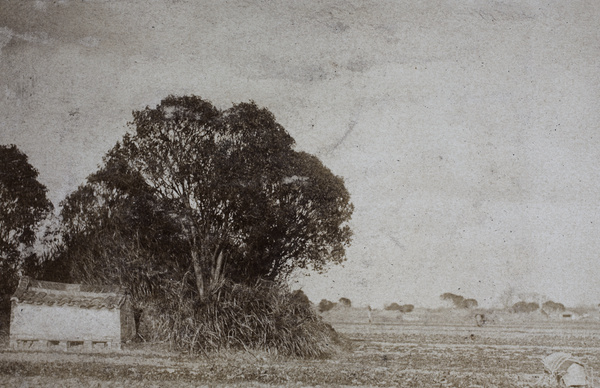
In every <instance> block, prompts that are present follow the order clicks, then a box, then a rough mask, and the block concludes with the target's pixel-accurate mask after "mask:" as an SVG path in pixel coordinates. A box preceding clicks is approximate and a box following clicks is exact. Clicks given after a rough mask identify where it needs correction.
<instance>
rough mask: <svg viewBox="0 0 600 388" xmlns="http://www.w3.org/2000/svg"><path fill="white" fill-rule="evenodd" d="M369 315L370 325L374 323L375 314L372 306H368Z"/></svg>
mask: <svg viewBox="0 0 600 388" xmlns="http://www.w3.org/2000/svg"><path fill="white" fill-rule="evenodd" d="M367 314H368V315H369V323H373V312H372V311H371V306H367Z"/></svg>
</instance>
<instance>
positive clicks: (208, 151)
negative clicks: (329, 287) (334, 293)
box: [62, 96, 353, 297]
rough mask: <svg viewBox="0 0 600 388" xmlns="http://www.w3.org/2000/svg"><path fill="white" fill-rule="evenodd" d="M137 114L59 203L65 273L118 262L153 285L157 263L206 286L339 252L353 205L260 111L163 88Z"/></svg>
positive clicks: (270, 273)
mask: <svg viewBox="0 0 600 388" xmlns="http://www.w3.org/2000/svg"><path fill="white" fill-rule="evenodd" d="M133 116H134V119H133V122H132V123H130V126H131V128H132V129H133V130H134V132H133V133H131V134H127V135H126V136H125V137H124V138H123V140H122V141H121V142H119V143H118V144H117V145H116V146H115V147H114V148H113V149H112V150H110V151H109V152H108V154H107V155H106V157H105V159H104V164H103V166H102V168H101V169H100V170H99V171H98V172H97V173H96V174H93V175H92V176H90V178H89V179H88V182H87V183H86V184H85V185H84V186H81V187H80V188H79V189H78V190H77V191H76V192H75V193H73V194H72V195H71V196H69V198H67V200H66V201H65V202H64V204H63V205H64V207H63V211H62V218H63V230H64V236H65V250H64V252H63V255H62V257H63V258H65V257H66V258H70V259H69V263H70V265H71V270H70V274H71V275H73V276H75V277H81V276H91V274H96V275H97V274H99V273H101V272H104V273H106V272H107V271H108V272H110V271H111V268H115V271H120V270H123V269H126V270H129V271H128V273H121V274H117V273H115V274H112V275H110V276H113V277H115V276H120V277H123V276H125V277H127V276H133V274H137V275H138V276H141V274H143V276H142V278H143V279H146V280H145V281H144V282H146V281H147V282H148V287H150V284H152V281H151V280H150V279H152V278H153V277H154V278H155V277H156V276H159V277H160V276H161V275H160V274H163V273H164V274H165V276H166V278H169V279H173V278H175V279H177V281H182V279H186V282H189V281H192V282H193V283H194V285H195V289H196V291H195V292H196V293H197V294H198V295H200V296H201V297H203V296H205V295H206V294H207V293H210V292H216V291H217V290H218V289H219V285H220V284H222V283H223V282H224V281H225V280H231V281H234V282H238V283H248V284H251V283H252V282H255V281H256V280H257V279H266V280H275V279H282V278H285V277H287V276H288V275H289V274H290V273H291V271H292V270H294V269H295V268H311V269H314V270H317V271H322V270H323V269H324V268H325V267H326V266H327V265H328V264H330V263H340V262H342V261H343V260H344V258H345V257H344V255H345V247H346V246H347V245H348V244H349V242H350V235H351V232H350V229H349V227H348V225H347V221H348V220H349V219H350V216H351V213H352V209H353V208H352V205H351V203H350V201H349V194H348V192H347V190H346V188H345V186H344V183H343V180H342V179H341V178H339V177H337V176H335V175H334V174H332V173H331V171H330V170H328V169H327V168H326V167H325V166H323V164H322V163H321V162H320V161H319V160H318V159H317V158H316V157H314V156H312V155H309V154H307V153H304V152H298V151H295V150H294V149H293V146H294V140H293V138H292V137H291V136H290V135H289V134H288V133H287V132H286V131H285V129H284V128H283V127H282V126H281V125H279V124H278V123H277V122H276V121H275V118H274V117H273V115H272V114H271V113H270V112H269V111H268V110H266V109H261V108H259V107H257V106H256V105H255V104H254V103H242V104H238V105H234V106H233V107H232V108H230V109H228V110H225V111H221V110H218V109H216V108H215V107H214V106H212V105H211V104H210V103H209V102H207V101H205V100H203V99H201V98H199V97H196V96H191V97H173V96H170V97H168V98H166V99H164V100H163V101H162V102H161V104H160V105H158V106H157V107H156V108H146V109H143V110H140V111H136V112H134V113H133ZM86 257H87V258H88V260H85V259H83V258H86ZM100 258H101V259H100ZM114 260H116V261H117V262H116V263H115V262H114ZM86 265H89V266H90V267H87V268H86V267H85V266H86ZM92 267H94V268H92ZM99 267H100V268H99ZM98 269H101V271H98ZM86 274H87V275H86ZM122 280H123V279H121V281H122ZM165 281H166V280H165ZM136 282H137V283H140V281H139V279H138V280H136ZM144 282H141V283H144ZM159 283H160V282H159ZM184 283H185V282H184ZM141 288H142V289H143V287H141Z"/></svg>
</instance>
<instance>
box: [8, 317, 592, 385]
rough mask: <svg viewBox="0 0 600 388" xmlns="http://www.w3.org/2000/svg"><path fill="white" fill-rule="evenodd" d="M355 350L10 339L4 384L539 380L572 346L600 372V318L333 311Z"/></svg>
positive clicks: (337, 325)
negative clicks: (112, 346) (119, 347)
mask: <svg viewBox="0 0 600 388" xmlns="http://www.w3.org/2000/svg"><path fill="white" fill-rule="evenodd" d="M324 318H325V319H326V320H327V321H329V322H331V323H332V325H333V327H334V328H335V329H336V330H337V331H338V332H340V333H342V334H344V335H345V336H346V337H348V338H349V339H350V341H351V347H352V350H351V351H348V352H344V353H340V354H337V355H335V356H333V357H331V358H330V359H325V360H290V359H283V358H280V357H277V356H276V355H270V354H266V353H253V354H252V353H239V352H236V353H233V352H231V353H229V352H223V353H221V354H219V355H218V356H210V357H209V356H206V357H190V356H187V355H181V354H175V353H171V352H169V351H168V349H164V348H161V347H160V345H153V346H143V345H139V344H137V345H126V346H125V347H124V350H123V351H122V352H120V353H110V354H84V353H76V352H74V353H48V352H46V353H44V352H34V351H20V352H16V351H13V350H11V349H8V348H7V346H6V341H5V340H3V341H4V342H3V343H2V347H1V348H0V382H1V384H2V385H3V386H30V387H31V386H67V387H79V386H101V387H120V386H139V387H142V386H180V387H188V386H254V387H262V386H271V385H275V386H317V385H321V386H399V387H533V386H535V384H536V382H537V381H538V379H539V377H540V376H542V374H543V367H542V364H541V358H542V357H544V356H547V355H549V354H551V353H553V352H557V351H562V352H568V353H572V354H573V355H574V356H577V357H580V358H582V359H583V360H584V361H585V362H586V363H587V364H588V365H589V366H590V367H591V368H593V370H594V371H595V372H596V373H595V374H596V375H597V374H598V373H600V356H599V354H600V320H598V319H597V317H588V318H584V319H581V320H577V321H561V320H560V319H558V318H546V317H541V316H539V315H536V314H523V315H511V314H496V315H492V316H490V317H489V318H488V321H487V322H486V323H485V324H484V325H483V326H481V327H478V326H477V325H476V323H475V320H474V319H472V318H473V317H472V313H468V312H460V313H459V312H451V311H450V312H449V311H437V312H431V311H416V312H414V313H411V314H404V315H400V314H396V313H391V312H384V311H375V312H374V314H373V321H374V322H373V323H368V321H367V316H366V312H365V311H364V310H359V309H345V310H344V309H340V310H336V311H332V312H327V313H325V314H324ZM598 384H599V381H598V378H596V386H598Z"/></svg>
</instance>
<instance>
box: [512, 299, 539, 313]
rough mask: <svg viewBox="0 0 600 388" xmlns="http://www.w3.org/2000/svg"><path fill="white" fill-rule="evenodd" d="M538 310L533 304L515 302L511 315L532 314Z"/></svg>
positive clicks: (537, 306) (536, 305)
mask: <svg viewBox="0 0 600 388" xmlns="http://www.w3.org/2000/svg"><path fill="white" fill-rule="evenodd" d="M539 308H540V305H539V304H537V303H535V302H523V301H521V302H517V303H515V304H514V305H513V306H512V309H511V310H512V312H513V313H532V312H534V311H536V310H538V309H539Z"/></svg>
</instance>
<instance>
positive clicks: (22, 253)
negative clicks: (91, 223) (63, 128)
mask: <svg viewBox="0 0 600 388" xmlns="http://www.w3.org/2000/svg"><path fill="white" fill-rule="evenodd" d="M37 177H38V171H37V170H36V169H35V168H34V167H33V166H32V165H31V164H29V161H28V160H27V155H25V154H24V153H22V152H21V151H20V150H19V149H18V148H17V147H16V146H15V145H10V146H5V145H0V294H4V293H10V292H12V290H13V289H14V287H15V286H16V283H17V280H18V279H17V277H18V274H19V272H20V271H21V270H22V268H23V265H24V262H25V261H26V260H27V259H31V258H32V257H33V253H32V252H30V249H31V247H32V245H33V243H34V242H35V239H36V229H37V227H38V225H39V223H40V221H42V220H43V219H44V218H45V217H46V216H47V215H48V214H49V213H50V212H51V211H52V208H53V206H52V203H51V202H50V201H49V200H48V198H47V197H46V191H47V190H46V187H45V186H44V185H42V184H41V183H40V182H38V180H37Z"/></svg>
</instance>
